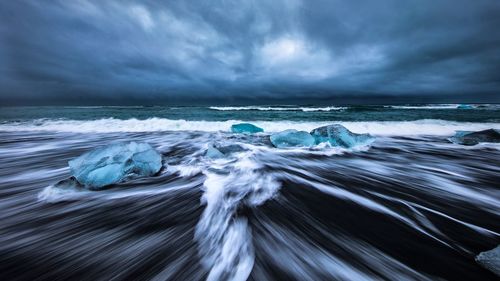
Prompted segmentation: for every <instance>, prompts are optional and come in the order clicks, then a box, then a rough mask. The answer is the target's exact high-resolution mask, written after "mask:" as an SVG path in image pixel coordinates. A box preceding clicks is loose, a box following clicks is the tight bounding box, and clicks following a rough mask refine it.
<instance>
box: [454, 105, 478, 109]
mask: <svg viewBox="0 0 500 281" xmlns="http://www.w3.org/2000/svg"><path fill="white" fill-rule="evenodd" d="M457 108H458V109H474V107H473V106H472V105H470V104H461V105H459V106H457Z"/></svg>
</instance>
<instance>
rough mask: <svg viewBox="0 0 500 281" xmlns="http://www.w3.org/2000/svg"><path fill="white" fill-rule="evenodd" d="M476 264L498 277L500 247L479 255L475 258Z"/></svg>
mask: <svg viewBox="0 0 500 281" xmlns="http://www.w3.org/2000/svg"><path fill="white" fill-rule="evenodd" d="M476 262H477V263H478V264H480V265H481V266H483V267H484V268H486V269H488V270H490V271H491V272H493V273H495V274H496V275H498V276H500V245H498V246H497V247H496V248H495V249H493V250H489V251H486V252H482V253H479V255H477V257H476Z"/></svg>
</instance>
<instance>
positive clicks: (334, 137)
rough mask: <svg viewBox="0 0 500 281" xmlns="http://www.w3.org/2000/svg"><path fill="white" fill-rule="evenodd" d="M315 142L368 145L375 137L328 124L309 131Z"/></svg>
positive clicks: (334, 144) (343, 145) (353, 145)
mask: <svg viewBox="0 0 500 281" xmlns="http://www.w3.org/2000/svg"><path fill="white" fill-rule="evenodd" d="M311 135H312V136H313V137H314V139H315V141H316V144H320V143H323V142H328V143H330V145H332V146H340V147H344V148H352V147H355V146H359V145H368V144H370V143H372V142H373V141H374V140H375V138H374V137H372V136H370V135H369V134H355V133H353V132H351V131H349V130H348V129H346V128H345V127H344V126H342V125H340V124H334V125H328V126H323V127H319V128H316V129H314V130H312V131H311Z"/></svg>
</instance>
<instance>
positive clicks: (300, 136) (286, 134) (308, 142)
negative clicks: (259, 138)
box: [270, 129, 315, 148]
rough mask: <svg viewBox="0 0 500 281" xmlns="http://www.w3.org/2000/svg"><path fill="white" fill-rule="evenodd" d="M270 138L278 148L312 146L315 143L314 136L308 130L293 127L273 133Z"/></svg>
mask: <svg viewBox="0 0 500 281" xmlns="http://www.w3.org/2000/svg"><path fill="white" fill-rule="evenodd" d="M270 139H271V143H272V144H273V145H274V146H275V147H278V148H284V147H310V146H313V145H314V143H315V140H314V137H313V136H311V134H309V133H308V132H304V131H297V130H293V129H291V130H285V131H283V132H279V133H276V134H272V135H271V137H270Z"/></svg>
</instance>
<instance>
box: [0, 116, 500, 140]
mask: <svg viewBox="0 0 500 281" xmlns="http://www.w3.org/2000/svg"><path fill="white" fill-rule="evenodd" d="M240 122H244V121H241V120H227V121H187V120H171V119H164V118H150V119H145V120H138V119H127V120H120V119H114V118H106V119H99V120H48V119H39V120H34V121H30V122H11V123H4V124H0V131H8V132H12V131H48V132H73V133H116V132H155V131H205V132H217V131H223V132H224V131H226V132H227V131H230V128H231V125H232V124H235V123H240ZM249 122H251V123H253V124H255V125H257V126H259V127H261V128H264V131H265V132H269V133H272V132H279V131H283V130H285V129H296V130H303V131H311V130H312V129H314V128H317V127H320V126H325V125H330V124H342V125H344V126H345V127H346V128H348V129H349V130H351V131H353V132H355V133H370V134H373V135H385V136H412V135H435V136H449V135H453V134H454V133H455V131H479V130H485V129H490V128H494V129H500V123H472V122H455V121H444V120H434V119H426V120H416V121H367V122H353V121H349V122H344V121H341V122H338V121H321V122H312V121H249Z"/></svg>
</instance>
